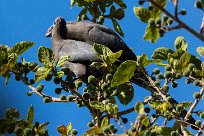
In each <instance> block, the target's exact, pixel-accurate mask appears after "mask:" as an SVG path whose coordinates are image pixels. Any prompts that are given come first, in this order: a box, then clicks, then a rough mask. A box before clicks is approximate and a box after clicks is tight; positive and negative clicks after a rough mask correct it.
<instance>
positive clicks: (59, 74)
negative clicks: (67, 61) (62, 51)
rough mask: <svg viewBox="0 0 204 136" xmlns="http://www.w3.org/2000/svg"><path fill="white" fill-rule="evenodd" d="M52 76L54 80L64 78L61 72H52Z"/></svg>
mask: <svg viewBox="0 0 204 136" xmlns="http://www.w3.org/2000/svg"><path fill="white" fill-rule="evenodd" d="M48 74H49V73H48ZM53 74H54V76H55V77H56V78H61V77H62V76H64V72H63V71H53Z"/></svg>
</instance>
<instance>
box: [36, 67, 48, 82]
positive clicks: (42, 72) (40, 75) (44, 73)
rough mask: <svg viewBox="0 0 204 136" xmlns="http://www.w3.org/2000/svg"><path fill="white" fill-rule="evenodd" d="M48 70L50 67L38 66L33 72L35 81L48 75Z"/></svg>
mask: <svg viewBox="0 0 204 136" xmlns="http://www.w3.org/2000/svg"><path fill="white" fill-rule="evenodd" d="M50 71H51V69H48V68H45V67H39V68H38V69H37V71H36V73H35V81H36V82H38V81H40V80H43V79H45V78H46V77H47V76H48V75H49V73H50Z"/></svg>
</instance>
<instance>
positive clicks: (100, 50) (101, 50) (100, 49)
mask: <svg viewBox="0 0 204 136" xmlns="http://www.w3.org/2000/svg"><path fill="white" fill-rule="evenodd" d="M93 47H94V50H95V51H96V53H97V54H98V55H99V56H101V55H104V56H108V55H110V54H112V53H113V52H112V51H111V50H110V49H109V48H108V47H106V46H105V45H102V44H97V43H94V45H93Z"/></svg>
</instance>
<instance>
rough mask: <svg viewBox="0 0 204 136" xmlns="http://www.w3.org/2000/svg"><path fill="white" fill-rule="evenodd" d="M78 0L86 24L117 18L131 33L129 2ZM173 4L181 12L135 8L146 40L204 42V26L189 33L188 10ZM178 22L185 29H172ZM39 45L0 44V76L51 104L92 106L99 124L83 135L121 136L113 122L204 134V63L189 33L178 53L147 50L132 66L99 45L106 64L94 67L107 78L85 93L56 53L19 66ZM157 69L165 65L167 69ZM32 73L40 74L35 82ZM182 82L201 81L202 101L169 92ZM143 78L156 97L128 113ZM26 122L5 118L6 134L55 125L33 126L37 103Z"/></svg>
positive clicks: (203, 4) (144, 130)
mask: <svg viewBox="0 0 204 136" xmlns="http://www.w3.org/2000/svg"><path fill="white" fill-rule="evenodd" d="M70 2H71V6H72V7H73V6H74V5H77V6H78V7H80V8H81V12H80V13H79V16H78V20H79V21H80V20H91V21H92V22H96V23H99V24H103V23H104V21H105V19H110V20H111V21H112V23H113V26H114V29H115V31H116V32H118V33H119V34H120V35H121V36H123V35H124V33H123V31H122V29H121V27H120V24H119V22H118V21H119V20H121V19H123V18H124V16H125V9H126V8H127V6H126V3H125V2H124V1H122V0H107V1H103V0H83V1H82V0H70ZM171 2H172V3H173V4H174V6H175V15H172V14H171V13H170V12H169V11H167V9H166V5H167V1H166V0H157V1H154V0H139V5H140V6H135V7H134V13H135V15H136V17H137V18H138V19H139V20H141V21H142V22H143V23H146V24H147V27H146V30H145V34H144V40H147V41H150V42H153V43H155V42H156V41H157V40H158V39H159V38H161V37H162V36H163V35H164V34H165V33H166V32H168V31H171V30H177V29H180V28H184V29H186V30H188V31H189V32H190V33H192V34H193V35H194V36H196V37H197V38H198V39H200V40H201V41H204V40H203V39H204V38H203V34H202V31H203V29H204V26H203V28H202V26H201V28H200V33H198V32H196V31H194V30H192V29H190V30H189V27H186V25H185V23H184V22H182V21H181V20H180V19H179V17H178V15H185V14H186V12H185V10H182V11H181V12H178V9H177V8H178V7H177V6H178V5H177V4H178V3H177V2H176V0H175V1H173V0H172V1H171ZM144 3H148V4H146V5H148V7H146V5H145V4H144ZM143 4H144V5H143ZM195 7H196V8H198V9H201V10H203V9H204V1H203V0H202V1H197V2H195ZM88 16H90V17H92V19H90V17H88ZM173 21H174V22H173ZM175 23H177V25H176V26H172V25H174V24H175ZM169 44H170V43H169ZM33 45H34V43H33V42H29V41H25V42H20V43H17V44H15V45H14V46H13V47H12V48H10V47H8V46H4V45H0V75H1V76H3V77H5V78H6V82H7V81H8V80H9V78H10V77H11V76H12V75H14V76H15V79H16V81H22V82H23V83H24V84H25V85H27V86H28V87H29V88H30V89H31V90H32V91H29V92H27V95H28V96H31V95H32V93H36V94H38V95H39V96H40V97H42V100H43V102H44V103H50V102H67V103H69V102H74V103H76V105H77V106H78V107H79V108H80V107H87V109H88V110H89V112H90V114H91V116H92V120H91V121H90V122H89V123H88V126H89V129H88V130H86V131H85V132H84V134H83V135H87V134H88V135H90V136H93V135H111V134H116V133H117V130H118V129H119V128H117V127H116V126H114V125H113V124H112V121H115V122H117V123H118V124H119V125H120V127H121V128H122V130H123V131H124V134H121V135H137V136H142V135H184V133H185V134H188V135H191V134H192V132H193V131H192V130H191V129H190V128H187V126H191V127H192V128H193V129H195V130H196V133H197V135H201V134H202V133H203V129H204V126H203V124H201V122H200V121H199V120H197V121H196V120H195V119H194V118H196V119H197V118H199V119H200V120H203V118H204V112H203V111H195V110H194V109H195V107H196V106H197V104H198V102H199V101H200V99H201V97H203V93H204V89H203V84H204V83H203V76H204V75H203V74H204V73H203V70H204V65H203V63H202V61H201V59H200V58H198V57H196V56H197V55H196V56H195V55H193V54H191V53H190V52H189V51H188V46H189V45H188V43H187V41H186V40H185V39H184V37H183V36H179V37H177V38H176V39H175V42H174V45H173V46H174V49H169V48H166V47H159V48H157V49H155V51H154V52H153V54H152V56H151V59H149V58H148V55H147V54H145V53H144V54H142V55H141V56H137V60H135V61H133V60H127V61H125V62H119V61H118V58H119V57H120V56H121V54H122V51H118V52H113V51H111V50H110V49H109V48H108V47H106V46H105V45H101V44H96V43H95V44H94V45H93V48H94V50H95V51H96V53H97V54H98V56H99V57H100V58H101V60H102V61H101V62H93V63H92V64H91V65H90V67H92V68H95V69H97V70H101V71H102V73H103V75H101V77H95V76H93V75H90V76H89V77H88V78H87V81H86V83H87V86H86V87H83V91H81V90H82V83H83V82H84V81H81V80H80V79H77V80H73V77H72V73H71V72H70V70H69V69H68V68H67V67H65V64H66V62H67V61H69V56H63V57H61V58H60V59H59V60H55V57H54V53H53V51H52V50H51V49H49V48H47V47H44V46H40V47H39V49H38V53H37V56H38V60H39V62H40V64H38V63H36V62H26V60H25V59H24V58H22V60H21V62H19V59H18V58H19V56H20V55H21V54H22V53H23V52H25V51H26V50H28V49H29V48H31V47H32V46H33ZM197 52H198V54H199V55H200V56H201V57H204V48H203V47H198V48H197ZM118 63H119V64H118ZM150 64H154V65H153V66H156V68H155V69H154V70H152V74H151V75H148V73H147V72H146V70H145V67H146V66H148V65H150ZM157 65H158V66H161V67H162V68H160V69H159V68H158V67H157ZM161 71H163V73H162V72H161ZM32 75H34V77H33V78H30V77H32ZM29 78H30V79H29ZM179 79H186V83H187V84H190V83H193V84H194V85H195V86H196V87H197V88H201V89H200V92H195V93H194V95H193V96H194V98H195V101H194V103H192V102H189V101H183V102H180V103H178V102H176V100H174V98H172V96H171V95H170V93H169V90H170V89H171V90H172V89H175V88H176V87H177V86H178V85H179V84H180V82H181V81H180V80H179ZM41 80H45V81H47V82H53V83H54V84H56V85H57V87H56V88H55V89H54V90H55V93H56V95H58V97H54V96H49V95H47V94H45V91H43V90H44V88H46V85H47V84H45V85H43V84H39V83H38V82H39V81H41ZM135 80H136V81H138V82H139V83H140V84H139V83H138V84H139V85H140V86H141V87H143V88H145V89H146V90H149V91H151V96H148V97H146V98H145V99H144V101H140V102H135V103H136V104H135V105H134V106H132V107H131V108H127V109H126V110H124V111H120V108H121V105H124V106H126V105H128V106H130V103H131V102H132V100H133V98H134V96H135V95H138V94H136V92H135V91H134V88H133V85H132V82H133V81H135ZM141 82H142V83H141ZM34 86H36V87H34ZM170 86H171V87H170ZM134 111H135V112H136V113H137V114H136V120H135V121H133V122H134V123H131V125H130V127H129V128H128V129H127V128H125V127H124V124H126V123H127V122H128V119H127V118H125V117H124V116H125V115H126V114H129V113H131V112H134ZM19 117H20V114H19V112H18V111H17V110H16V109H8V111H7V112H6V114H5V118H4V119H0V133H1V134H5V133H14V132H15V133H16V135H35V134H38V135H42V136H44V135H48V130H45V127H46V126H47V125H48V122H45V123H43V124H39V123H38V122H35V123H33V122H34V108H33V106H32V105H31V106H30V108H29V110H28V114H27V118H26V120H24V119H20V120H17V119H18V118H19ZM111 118H113V119H114V120H111ZM158 118H161V119H162V120H163V125H159V124H158V123H157V119H158ZM170 121H172V122H174V124H173V125H171V126H170V127H169V126H167V123H168V122H170ZM57 131H58V132H59V133H60V135H62V136H68V135H77V134H78V131H77V130H76V129H73V128H72V123H71V122H70V123H68V125H67V126H65V125H59V126H58V127H57Z"/></svg>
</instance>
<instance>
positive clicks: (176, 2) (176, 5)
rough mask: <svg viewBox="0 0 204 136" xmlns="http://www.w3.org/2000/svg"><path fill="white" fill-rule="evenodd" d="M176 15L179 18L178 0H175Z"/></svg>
mask: <svg viewBox="0 0 204 136" xmlns="http://www.w3.org/2000/svg"><path fill="white" fill-rule="evenodd" d="M174 8H175V10H174V15H175V17H176V18H178V0H174Z"/></svg>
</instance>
